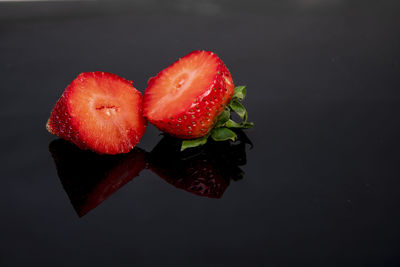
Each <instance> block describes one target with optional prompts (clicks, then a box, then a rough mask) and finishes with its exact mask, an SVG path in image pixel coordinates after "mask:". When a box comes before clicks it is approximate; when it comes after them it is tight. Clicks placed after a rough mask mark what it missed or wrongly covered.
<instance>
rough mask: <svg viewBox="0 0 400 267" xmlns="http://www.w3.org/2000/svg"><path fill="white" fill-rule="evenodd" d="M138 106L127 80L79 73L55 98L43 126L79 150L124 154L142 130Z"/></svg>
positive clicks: (137, 96) (142, 124) (137, 98)
mask: <svg viewBox="0 0 400 267" xmlns="http://www.w3.org/2000/svg"><path fill="white" fill-rule="evenodd" d="M141 106H142V96H141V94H140V92H138V91H137V90H136V89H135V88H134V87H133V86H132V82H131V81H127V80H125V79H123V78H121V77H118V76H117V75H114V74H111V73H106V72H87V73H82V74H80V75H79V76H78V77H77V78H76V79H75V80H74V81H73V82H72V83H71V84H70V85H69V86H68V87H67V88H66V89H65V91H64V93H63V95H62V96H61V98H60V99H59V100H58V102H57V104H56V106H55V107H54V109H53V112H52V113H51V115H50V119H49V121H48V123H47V129H48V130H49V131H50V132H51V133H53V134H55V135H58V136H60V137H62V138H64V139H66V140H69V141H71V142H73V143H75V144H76V145H77V146H78V147H80V148H82V149H90V150H93V151H95V152H97V153H99V154H118V153H127V152H129V151H130V150H131V149H132V148H133V147H135V146H136V144H137V143H138V142H139V140H140V138H141V137H142V135H143V134H144V131H145V124H146V122H145V120H144V118H143V117H142V108H141Z"/></svg>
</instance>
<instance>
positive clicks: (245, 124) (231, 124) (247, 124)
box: [225, 120, 254, 129]
mask: <svg viewBox="0 0 400 267" xmlns="http://www.w3.org/2000/svg"><path fill="white" fill-rule="evenodd" d="M225 126H226V127H228V128H238V129H249V128H251V127H253V126H254V123H252V122H243V123H237V122H235V121H233V120H229V121H227V122H226V124H225Z"/></svg>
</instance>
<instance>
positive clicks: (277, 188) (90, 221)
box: [0, 0, 400, 266]
mask: <svg viewBox="0 0 400 267" xmlns="http://www.w3.org/2000/svg"><path fill="white" fill-rule="evenodd" d="M399 8H400V4H399V1H344V0H297V1H242V2H241V1H168V2H167V1H134V2H36V3H0V62H1V64H0V84H1V91H0V117H1V123H2V126H1V131H0V138H1V154H0V162H1V183H0V198H1V201H0V205H1V206H0V207H1V213H0V214H1V218H0V229H1V230H0V231H1V237H0V242H1V247H0V265H1V266H28V265H29V266H45V265H48V266H399V265H400V253H399V252H400V251H399V249H400V244H399V241H400V228H399V225H400V215H399V204H400V195H399V190H400V181H399V178H400V176H399V174H400V170H399V160H400V154H399V148H400V146H399V133H400V122H399V114H400V112H399V111H400V107H399V104H400V91H399V89H400V81H399V78H400V16H399ZM195 49H205V50H212V51H214V52H215V53H217V54H218V55H219V56H220V57H221V58H222V60H223V61H224V62H225V63H226V65H227V66H228V68H229V69H230V71H231V73H232V75H233V78H234V81H235V84H237V85H240V84H246V85H247V86H248V89H247V91H248V97H247V99H246V101H245V104H246V107H247V110H248V112H249V118H250V120H251V121H254V122H255V127H254V129H251V130H249V131H248V136H249V138H250V139H251V140H252V142H253V143H254V148H253V149H251V150H248V151H247V165H246V166H244V167H243V168H242V169H243V170H244V171H245V176H244V179H243V180H240V181H237V182H232V183H231V184H230V185H229V187H228V188H227V190H226V192H225V194H224V195H223V197H222V198H220V199H210V198H206V197H199V196H196V195H194V194H190V193H188V192H185V191H183V190H180V189H177V188H175V187H174V186H172V185H170V184H168V183H166V182H165V181H164V180H162V179H160V178H159V177H158V176H157V175H155V174H153V173H152V172H150V171H148V170H145V171H143V172H142V173H141V174H140V176H139V177H136V178H135V179H133V180H132V181H131V182H129V183H128V184H127V185H125V186H124V187H122V188H121V189H120V190H119V191H117V192H116V193H115V194H113V195H112V196H111V197H109V198H108V199H107V200H105V201H104V202H103V203H102V204H101V205H100V206H98V207H97V208H96V209H94V210H92V211H91V212H89V213H88V214H87V215H86V216H84V217H82V218H78V216H77V214H76V213H75V211H74V209H73V208H72V206H71V204H70V202H69V199H68V196H67V195H66V193H65V191H64V189H63V187H62V185H61V183H60V180H59V178H58V176H57V173H56V168H55V165H54V161H53V159H52V157H51V155H50V153H49V150H48V145H49V143H50V142H51V141H52V140H54V139H56V137H54V136H52V135H50V134H49V133H47V132H46V129H45V123H46V120H47V118H48V116H49V114H50V111H51V109H52V107H53V105H54V104H55V102H56V101H57V99H58V97H59V96H60V95H61V94H62V92H63V90H64V88H65V87H66V86H67V85H68V84H69V83H70V82H71V81H72V80H73V79H74V78H75V77H76V76H77V75H78V74H79V73H80V72H86V71H97V70H100V71H108V72H112V73H115V74H117V75H120V76H122V77H124V78H127V79H130V80H133V81H134V86H135V87H136V88H138V89H139V90H140V91H141V92H143V91H144V89H145V87H146V83H147V80H148V78H149V77H151V76H154V75H155V74H156V73H157V72H158V71H160V70H161V69H163V68H164V67H166V66H168V65H169V64H171V63H172V62H173V61H175V60H176V59H177V58H179V57H181V56H183V55H185V54H187V53H189V52H191V51H192V50H195ZM160 138H161V137H160V136H159V131H158V130H156V129H155V128H154V127H152V126H150V127H148V129H147V132H146V134H145V136H144V137H143V139H142V141H141V143H140V144H139V147H141V148H143V149H145V150H147V151H149V150H151V149H152V148H153V147H154V146H155V145H156V144H157V142H158V141H159V139H160Z"/></svg>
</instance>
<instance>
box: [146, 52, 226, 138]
mask: <svg viewBox="0 0 400 267" xmlns="http://www.w3.org/2000/svg"><path fill="white" fill-rule="evenodd" d="M233 93H234V84H233V81H232V77H231V74H230V73H229V70H228V69H227V68H226V66H225V65H224V63H223V62H222V61H221V59H220V58H218V56H217V55H216V54H214V53H213V52H209V51H193V52H192V53H190V54H188V55H186V56H184V57H182V58H181V59H179V60H178V61H176V62H175V63H173V64H172V65H171V66H169V67H168V68H166V69H164V70H162V71H161V72H160V73H158V74H157V76H156V77H153V78H151V79H150V80H149V82H148V85H147V88H146V91H145V94H144V102H143V106H144V107H143V112H144V116H145V117H146V118H147V119H148V120H149V121H150V122H151V123H152V124H153V125H155V126H156V127H157V128H159V129H160V130H161V131H164V132H166V133H168V134H170V135H173V136H176V137H179V138H182V139H193V138H199V137H202V136H205V135H206V134H208V133H209V132H210V130H211V129H212V127H213V126H214V124H215V122H216V119H217V117H218V115H219V114H220V113H221V112H222V111H223V110H224V108H225V106H226V105H227V104H228V103H229V101H230V99H231V98H232V96H233Z"/></svg>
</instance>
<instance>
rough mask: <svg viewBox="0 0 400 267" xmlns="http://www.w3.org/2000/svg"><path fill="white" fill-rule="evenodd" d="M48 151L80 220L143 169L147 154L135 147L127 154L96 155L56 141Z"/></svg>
mask: <svg viewBox="0 0 400 267" xmlns="http://www.w3.org/2000/svg"><path fill="white" fill-rule="evenodd" d="M49 150H50V153H51V155H52V157H53V159H54V162H55V164H56V168H57V174H58V176H59V178H60V180H61V183H62V185H63V187H64V190H65V192H66V193H67V195H68V197H69V199H70V201H71V204H72V206H73V207H74V209H75V211H76V212H77V214H78V216H79V217H82V216H84V215H86V214H87V213H88V212H89V211H91V210H92V209H94V208H95V207H97V206H98V205H99V204H100V203H102V202H103V201H104V200H105V199H107V198H108V197H109V196H110V195H112V194H113V193H115V192H116V191H117V190H118V189H120V188H121V187H122V186H123V185H125V184H126V183H128V182H129V181H131V180H132V179H133V178H134V177H136V176H138V175H139V173H140V172H141V171H142V170H143V169H144V168H145V167H146V152H145V151H143V150H142V149H140V148H137V147H136V148H134V149H133V150H132V151H131V152H129V153H128V154H119V155H99V154H96V153H94V152H91V151H88V150H81V149H79V148H78V147H77V146H75V145H74V144H72V143H70V142H67V141H65V140H63V139H57V140H54V141H52V142H51V143H50V145H49Z"/></svg>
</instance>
